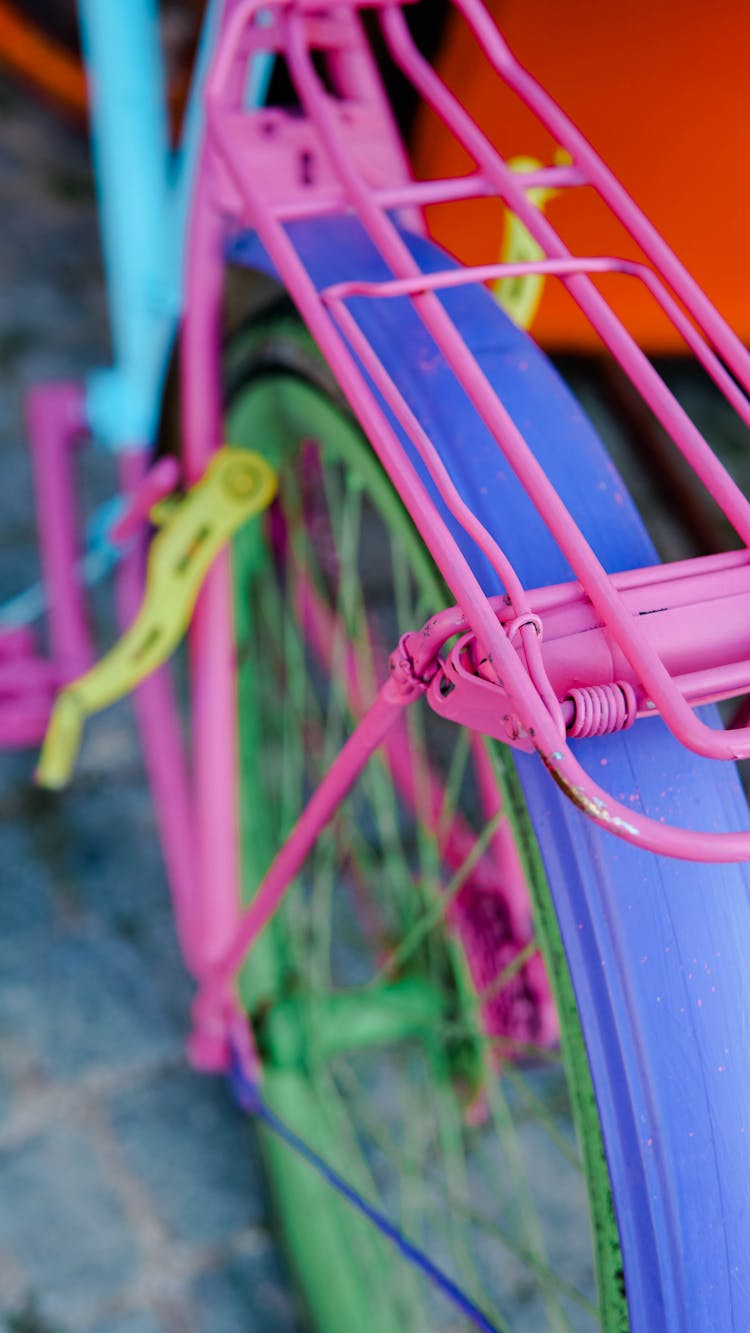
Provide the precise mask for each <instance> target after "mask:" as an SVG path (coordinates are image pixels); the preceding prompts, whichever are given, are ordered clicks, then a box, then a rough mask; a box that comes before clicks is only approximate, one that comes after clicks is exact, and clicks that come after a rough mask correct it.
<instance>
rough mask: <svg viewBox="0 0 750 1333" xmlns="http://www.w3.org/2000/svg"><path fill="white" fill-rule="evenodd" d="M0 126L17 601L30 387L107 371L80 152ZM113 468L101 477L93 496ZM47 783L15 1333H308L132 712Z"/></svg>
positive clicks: (7, 792) (27, 812)
mask: <svg viewBox="0 0 750 1333" xmlns="http://www.w3.org/2000/svg"><path fill="white" fill-rule="evenodd" d="M0 120H1V122H2V129H1V130H0V449H1V450H2V460H1V464H0V465H1V467H2V486H1V487H0V602H2V601H4V600H5V598H6V597H8V596H10V595H12V594H13V593H15V592H17V591H18V590H20V589H21V588H22V587H24V586H26V585H27V584H28V583H29V582H30V581H31V580H33V578H34V577H35V573H36V551H35V538H34V529H33V520H32V514H33V511H32V499H31V482H30V473H29V465H28V458H27V454H26V447H25V442H24V440H23V428H22V422H21V403H22V390H23V388H24V387H25V386H26V385H27V384H28V383H30V382H31V381H33V380H36V379H42V378H55V377H66V376H73V377H75V376H76V375H80V374H81V373H82V372H83V371H85V370H86V369H87V368H89V367H91V366H93V365H96V364H105V363H106V361H107V358H108V350H107V344H106V322H105V316H104V304H103V297H102V286H101V272H100V266H99V257H98V243H97V236H96V223H95V217H94V208H93V195H92V188H91V176H90V169H89V164H88V155H87V149H86V145H85V143H84V142H83V140H82V139H80V138H79V137H77V136H76V135H75V134H74V133H73V132H72V131H70V130H67V129H66V128H65V127H64V126H61V125H60V124H58V123H57V122H56V121H55V119H54V117H53V116H52V115H49V114H47V113H46V112H45V111H44V110H42V109H40V108H37V107H35V106H33V105H31V104H30V103H29V102H28V101H27V100H26V99H24V98H22V97H20V96H19V95H18V94H17V93H15V92H13V91H11V90H10V89H9V88H8V87H0ZM110 467H111V465H110V463H109V461H108V460H106V459H94V460H93V462H90V463H89V465H88V468H87V470H86V473H85V476H84V489H85V490H86V492H87V494H88V495H89V496H90V497H94V496H96V495H97V494H98V493H99V492H100V491H103V488H104V486H105V484H106V479H107V476H108V474H109V470H110ZM102 625H103V629H104V632H105V633H106V629H107V622H106V614H104V615H103V617H102ZM33 762H34V756H33V755H31V754H22V755H11V756H8V755H7V754H6V755H0V1329H1V1330H3V1333H5V1331H6V1330H7V1333H294V1330H296V1329H297V1328H298V1327H299V1325H298V1322H297V1318H296V1316H295V1313H294V1307H293V1302H292V1299H291V1298H290V1296H289V1294H288V1290H289V1284H288V1279H287V1277H286V1275H285V1273H284V1271H283V1266H282V1261H281V1260H280V1259H279V1257H278V1255H277V1252H276V1249H275V1246H274V1242H273V1239H272V1237H271V1234H270V1231H269V1211H270V1210H269V1201H268V1197H267V1193H266V1189H265V1184H264V1181H263V1177H262V1172H261V1169H260V1164H259V1160H258V1153H257V1148H256V1145H255V1140H254V1137H253V1132H252V1129H251V1128H250V1127H249V1126H248V1124H247V1122H246V1121H245V1120H244V1119H243V1118H242V1117H241V1116H240V1115H239V1113H238V1112H237V1111H236V1110H235V1108H234V1106H233V1105H232V1103H231V1101H230V1099H229V1096H228V1094H227V1092H226V1090H225V1088H224V1087H223V1085H222V1084H221V1083H220V1082H218V1081H214V1080H211V1079H206V1078H201V1077H199V1076H197V1075H194V1074H192V1073H191V1072H190V1071H189V1070H188V1069H187V1067H186V1064H185V1060H184V1056H183V1042H184V1037H185V1026H186V1017H187V1007H188V1004H189V999H190V987H189V984H188V982H187V978H186V976H185V973H184V971H183V968H182V964H181V962H180V959H179V956H178V953H177V949H176V945H175V941H174V935H173V931H172V926H171V920H170V914H169V908H168V902H167V890H166V883H165V877H164V872H163V868H162V863H161V859H160V853H159V848H158V843H157V839H156V833H155V829H154V820H153V815H152V810H151V805H150V801H149V796H148V793H147V790H146V787H145V782H144V776H143V773H142V770H141V767H140V761H139V757H138V752H137V748H136V743H135V736H134V729H133V726H132V722H131V716H130V711H129V708H128V707H127V706H123V707H121V708H116V709H113V710H111V712H110V713H108V714H106V715H105V716H104V717H103V718H102V719H100V722H99V723H98V724H97V726H96V728H92V729H91V735H90V737H89V738H88V740H87V743H86V747H85V751H84V754H83V756H82V763H81V767H80V769H79V771H78V775H77V778H76V782H75V784H74V786H73V788H72V789H71V791H70V792H69V793H66V794H65V795H64V796H63V797H62V798H57V797H48V796H46V795H44V794H42V793H39V792H37V791H35V789H34V788H33V787H32V786H31V783H30V775H31V770H32V766H33Z"/></svg>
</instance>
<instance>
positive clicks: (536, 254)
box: [493, 150, 570, 329]
mask: <svg viewBox="0 0 750 1333" xmlns="http://www.w3.org/2000/svg"><path fill="white" fill-rule="evenodd" d="M569 161H570V156H569V154H568V153H566V152H564V151H563V150H559V151H558V152H557V153H556V154H555V164H556V165H557V166H563V165H564V164H566V163H568V162H569ZM508 166H509V167H510V169H511V171H518V172H526V171H538V170H539V169H540V167H541V166H542V163H541V162H539V161H538V159H537V158H535V157H514V158H511V160H510V161H509V163H508ZM526 194H527V197H528V199H529V201H530V202H531V203H532V204H533V205H534V206H535V208H540V209H544V208H545V206H546V205H547V204H548V203H549V201H550V199H554V197H555V195H556V194H559V190H555V189H551V188H549V187H545V186H541V185H540V186H534V187H533V188H532V189H530V190H527V191H526ZM543 257H544V251H543V250H542V248H541V246H540V245H538V244H537V242H536V241H535V240H534V238H533V236H531V235H530V234H529V232H528V231H527V229H526V227H525V226H524V224H523V223H522V222H521V220H520V218H518V217H517V216H516V214H515V213H507V214H506V219H505V234H504V236H503V244H502V249H501V251H500V262H501V263H502V264H533V263H535V262H536V261H537V260H538V259H543ZM544 282H545V279H544V275H543V274H541V273H530V274H528V275H527V276H526V277H518V278H500V279H498V281H497V282H496V283H495V284H494V286H493V292H494V294H495V299H496V301H497V302H498V305H501V306H502V307H503V310H504V311H505V312H506V314H508V315H510V317H511V319H512V320H513V323H514V324H517V325H518V327H519V328H521V329H530V328H531V325H532V324H533V322H534V319H535V317H536V312H537V310H538V309H539V303H540V301H541V299H542V294H543V292H544Z"/></svg>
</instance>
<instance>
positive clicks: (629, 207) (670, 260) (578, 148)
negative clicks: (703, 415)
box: [385, 0, 750, 393]
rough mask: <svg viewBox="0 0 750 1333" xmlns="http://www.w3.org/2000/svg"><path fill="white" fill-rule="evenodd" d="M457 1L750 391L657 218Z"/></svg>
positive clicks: (740, 347)
mask: <svg viewBox="0 0 750 1333" xmlns="http://www.w3.org/2000/svg"><path fill="white" fill-rule="evenodd" d="M453 3H454V4H455V5H456V8H457V9H458V10H460V12H461V13H462V14H463V15H464V17H465V19H466V20H467V22H468V24H469V26H470V27H471V28H472V30H473V32H474V34H475V36H476V38H477V40H478V42H479V44H480V46H481V47H482V49H483V51H484V52H485V54H486V55H487V57H488V59H489V60H490V61H491V63H492V65H493V66H494V68H495V69H496V70H497V73H498V74H499V76H500V78H501V79H502V80H503V81H504V82H505V83H507V84H508V86H509V87H510V88H512V89H513V91H514V92H516V93H517V94H518V96H519V97H520V98H521V100H522V101H523V102H525V103H526V105H527V106H528V107H530V109H531V110H532V111H533V112H534V114H535V115H536V116H537V117H538V118H539V120H540V121H541V123H542V124H543V125H544V126H545V127H546V128H547V129H548V130H549V132H550V134H552V135H553V136H554V138H555V140H556V142H557V143H559V144H561V145H562V147H563V148H565V149H567V151H568V152H569V153H570V154H571V156H572V157H573V164H574V166H576V167H579V168H580V169H582V170H583V171H584V173H585V175H586V177H587V179H588V180H589V181H590V182H591V184H592V185H593V186H594V187H595V189H596V190H597V191H598V192H599V194H600V195H601V197H602V199H604V201H605V203H607V204H608V205H609V207H610V208H611V209H612V212H613V213H614V214H615V216H616V217H618V218H619V219H620V221H621V222H622V224H623V226H624V227H625V228H626V230H627V231H628V232H629V233H630V235H631V236H632V237H633V238H634V240H635V241H637V243H638V245H639V246H640V247H641V249H642V250H643V253H644V254H645V255H646V256H647V257H648V258H649V259H650V260H651V262H652V263H653V264H654V266H655V267H656V268H657V269H658V270H659V271H660V272H661V273H663V274H664V276H665V278H666V279H667V281H668V282H669V284H670V286H671V287H672V290H673V291H674V292H676V294H677V295H678V296H679V298H680V300H681V301H683V302H684V304H685V305H686V306H687V307H688V309H690V310H691V312H692V313H693V315H694V316H695V319H696V321H697V323H698V324H699V326H700V327H701V328H702V329H703V330H704V332H705V333H706V334H707V336H708V337H709V338H710V340H711V342H712V343H713V344H714V346H715V347H716V348H717V350H718V351H719V353H720V354H721V356H722V357H723V358H724V360H725V361H726V362H727V365H729V367H730V368H731V370H732V372H733V374H735V375H736V377H737V379H738V380H739V381H740V383H741V384H742V385H743V386H744V388H745V390H746V391H747V392H749V393H750V358H749V357H748V353H747V349H746V348H745V346H744V344H743V343H742V342H741V340H740V339H739V338H738V337H737V335H736V334H735V333H734V332H733V330H732V329H730V327H729V325H728V324H727V323H726V321H725V320H724V319H722V317H721V315H720V314H719V312H718V311H717V310H716V308H715V307H714V306H713V305H712V303H711V302H710V301H709V299H708V297H707V296H706V295H705V293H704V292H703V291H702V290H701V288H700V287H699V286H698V283H697V282H696V281H695V279H694V278H693V277H692V276H691V275H690V274H689V273H688V271H687V269H686V268H685V267H684V266H683V265H682V264H681V263H680V261H679V259H678V258H677V256H676V255H675V254H674V252H673V251H672V250H671V249H670V248H669V246H668V245H667V243H666V242H665V241H664V239H663V238H662V237H661V236H660V235H659V233H658V231H657V230H656V228H655V227H654V225H653V223H651V222H649V220H648V218H646V217H645V216H644V214H643V213H642V212H641V210H640V208H638V206H637V204H636V203H635V202H634V201H633V199H631V197H630V195H629V194H628V193H627V191H626V190H625V189H624V187H623V186H622V185H621V184H620V182H619V181H618V180H617V178H616V176H614V175H613V173H612V172H611V171H610V169H609V167H607V166H606V164H605V163H604V162H603V161H602V159H601V158H600V157H599V155H598V154H597V153H596V152H595V151H594V149H593V148H592V147H591V144H590V143H589V142H588V140H587V139H586V138H585V137H584V136H583V135H582V134H581V132H580V131H579V130H578V129H576V127H575V125H573V123H572V121H570V120H569V119H568V117H567V116H566V115H565V113H564V111H562V110H561V109H560V107H559V106H558V105H557V103H556V102H555V101H554V99H553V98H552V97H550V95H549V93H548V92H546V91H545V89H544V88H542V86H541V84H539V83H538V82H537V81H536V79H534V78H533V77H532V75H531V74H529V73H528V71H527V70H525V69H524V68H523V66H522V65H521V64H520V63H519V62H518V61H517V60H516V58H515V57H514V56H513V54H512V53H511V51H510V49H509V47H508V45H507V43H506V42H505V41H504V40H503V38H502V37H501V35H500V33H499V32H498V31H497V28H496V27H495V25H494V23H493V22H492V19H491V18H490V16H489V14H488V13H487V10H486V9H485V7H484V5H483V4H482V3H481V0H453ZM385 17H386V21H390V20H391V18H392V17H393V18H398V17H400V16H399V15H397V14H396V13H395V11H394V10H388V11H386V16H385ZM407 35H408V33H407ZM413 51H416V48H413Z"/></svg>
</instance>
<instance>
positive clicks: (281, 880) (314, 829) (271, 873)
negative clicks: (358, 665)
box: [194, 680, 409, 1031]
mask: <svg viewBox="0 0 750 1333" xmlns="http://www.w3.org/2000/svg"><path fill="white" fill-rule="evenodd" d="M408 702H409V699H408V697H405V696H404V695H403V693H401V692H400V691H399V690H398V689H397V688H394V685H393V682H392V681H390V680H389V681H386V683H385V685H384V686H383V687H382V689H381V690H380V691H379V692H378V694H377V696H376V698H375V700H374V702H373V703H372V704H371V705H370V707H369V708H368V710H367V712H366V713H365V715H364V717H363V718H362V720H361V722H360V723H359V724H358V726H357V728H356V730H355V731H354V732H353V733H352V735H351V736H350V737H349V738H348V740H347V741H346V742H345V744H344V746H343V747H342V749H341V750H340V751H339V753H338V754H337V756H336V758H335V760H334V762H333V764H332V765H331V767H330V768H329V770H328V772H327V773H326V775H325V777H324V778H323V781H322V782H321V784H320V786H319V787H317V788H316V790H315V792H314V793H313V795H312V796H311V797H310V800H309V802H308V804H307V805H306V806H305V809H304V810H303V812H302V814H301V815H300V817H299V819H298V820H297V823H296V824H295V826H294V828H293V829H292V832H291V833H290V835H289V837H288V839H287V841H286V842H285V843H284V845H283V847H282V848H281V850H280V851H279V852H278V854H277V856H276V857H275V859H274V861H273V863H272V865H271V867H270V869H269V870H268V872H267V874H266V876H265V878H264V880H263V882H262V884H261V885H260V886H259V888H258V889H257V891H256V893H255V896H254V898H253V900H252V902H251V904H250V906H249V907H248V908H247V909H246V910H245V912H244V913H243V915H242V918H241V921H240V923H239V926H238V928H237V932H236V934H235V936H234V938H233V939H232V941H231V944H230V946H229V948H228V949H227V951H226V952H225V953H224V954H223V955H222V956H221V958H219V959H218V960H217V962H216V965H215V966H214V967H213V968H212V969H211V970H210V972H209V973H208V974H207V975H206V977H205V979H204V983H203V985H202V987H201V989H200V992H199V994H198V997H197V1000H196V1003H195V1008H194V1018H195V1023H196V1028H197V1029H198V1031H200V1028H201V1026H202V1024H203V1023H204V1022H206V1021H208V1022H209V1023H211V1020H212V1019H213V1016H214V1013H215V1011H216V1009H217V1008H221V1007H222V1006H223V1004H224V1001H225V999H226V996H227V992H228V991H229V990H230V989H231V987H232V985H233V982H234V979H235V977H236V975H237V973H238V971H239V969H240V967H241V966H242V963H243V961H244V959H245V956H246V954H247V952H248V950H249V949H250V948H251V946H252V944H253V941H254V940H255V939H257V937H258V935H259V934H260V932H261V931H262V930H263V929H264V927H265V926H266V925H267V924H268V922H269V921H270V919H271V917H272V916H273V914H274V912H275V911H276V910H277V908H278V906H279V904H280V902H281V900H282V898H283V897H284V894H285V893H286V891H287V889H288V888H289V885H290V884H291V883H292V881H293V879H294V878H295V876H296V875H297V873H298V872H299V870H300V868H301V866H302V864H303V862H304V861H305V859H306V857H307V855H308V853H309V852H310V850H311V848H312V847H313V846H314V844H315V842H316V841H317V839H318V837H319V835H320V832H321V830H322V829H323V828H325V826H326V824H328V822H329V821H330V819H331V817H332V816H333V814H334V813H335V811H336V810H337V809H338V807H339V806H340V804H341V802H342V801H343V799H344V797H345V796H346V794H347V792H348V791H349V790H350V789H351V787H352V786H353V784H354V783H355V782H356V780H357V778H358V776H359V774H360V773H361V771H362V769H363V768H364V766H365V764H366V763H367V760H368V759H369V758H370V756H371V754H372V753H373V751H374V750H376V749H377V747H378V746H379V745H380V744H381V742H382V741H383V740H384V738H385V737H386V735H387V733H388V732H389V730H390V728H391V727H392V726H393V724H394V722H395V721H396V720H397V718H398V717H400V715H401V713H402V711H403V708H404V706H405V705H406V704H407V703H408Z"/></svg>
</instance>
